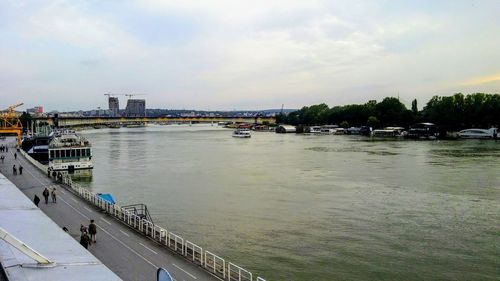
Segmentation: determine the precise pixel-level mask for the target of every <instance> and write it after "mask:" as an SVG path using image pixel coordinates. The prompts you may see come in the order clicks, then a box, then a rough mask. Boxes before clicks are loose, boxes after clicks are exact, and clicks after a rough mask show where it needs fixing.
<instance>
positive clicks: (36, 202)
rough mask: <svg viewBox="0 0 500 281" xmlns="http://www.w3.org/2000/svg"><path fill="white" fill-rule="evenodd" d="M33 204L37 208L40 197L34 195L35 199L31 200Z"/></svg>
mask: <svg viewBox="0 0 500 281" xmlns="http://www.w3.org/2000/svg"><path fill="white" fill-rule="evenodd" d="M33 202H35V206H37V207H38V203H40V197H38V195H36V194H35V198H34V199H33Z"/></svg>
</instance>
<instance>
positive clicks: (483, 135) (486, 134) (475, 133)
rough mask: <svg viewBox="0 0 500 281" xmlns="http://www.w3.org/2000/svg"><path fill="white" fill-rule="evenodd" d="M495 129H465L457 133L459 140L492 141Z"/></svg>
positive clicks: (494, 136) (495, 132)
mask: <svg viewBox="0 0 500 281" xmlns="http://www.w3.org/2000/svg"><path fill="white" fill-rule="evenodd" d="M497 134H498V132H497V128H490V129H489V130H486V129H466V130H462V131H460V132H458V137H459V138H461V139H493V138H496V137H497Z"/></svg>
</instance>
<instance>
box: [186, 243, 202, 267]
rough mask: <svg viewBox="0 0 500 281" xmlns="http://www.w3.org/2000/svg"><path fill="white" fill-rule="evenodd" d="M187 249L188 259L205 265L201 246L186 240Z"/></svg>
mask: <svg viewBox="0 0 500 281" xmlns="http://www.w3.org/2000/svg"><path fill="white" fill-rule="evenodd" d="M185 248H186V249H185V252H184V255H185V256H186V257H187V258H188V259H190V260H192V261H193V262H194V263H198V264H199V265H203V249H202V248H201V247H200V246H198V245H196V244H194V243H192V242H190V241H187V240H186V243H185Z"/></svg>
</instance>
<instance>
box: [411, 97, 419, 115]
mask: <svg viewBox="0 0 500 281" xmlns="http://www.w3.org/2000/svg"><path fill="white" fill-rule="evenodd" d="M411 111H412V112H413V114H414V115H417V114H418V106H417V99H414V100H413V101H412V102H411Z"/></svg>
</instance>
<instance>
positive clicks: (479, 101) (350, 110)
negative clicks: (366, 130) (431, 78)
mask: <svg viewBox="0 0 500 281" xmlns="http://www.w3.org/2000/svg"><path fill="white" fill-rule="evenodd" d="M370 117H373V118H370ZM369 119H370V121H368V120H369ZM276 121H277V122H278V123H286V124H291V125H299V124H300V125H323V124H340V126H341V127H348V126H349V125H350V126H362V125H369V126H372V127H375V128H376V127H386V126H403V127H408V126H410V125H411V124H413V123H416V122H432V123H435V124H437V125H438V126H440V127H441V128H443V129H446V130H458V129H463V128H472V127H481V128H488V127H491V126H499V125H500V95H498V94H484V93H474V94H470V95H467V96H464V95H463V94H461V93H458V94H455V95H453V96H447V97H440V96H434V97H432V98H431V99H430V100H429V101H428V102H427V104H426V106H425V107H424V108H423V109H422V111H418V107H417V100H416V99H415V100H413V101H412V106H411V110H409V109H407V108H406V107H405V105H404V104H402V103H401V102H400V101H399V99H397V98H394V97H387V98H385V99H383V100H382V101H381V102H379V103H377V102H376V101H374V100H372V101H369V102H367V103H365V104H350V105H344V106H334V107H332V108H329V107H328V106H327V105H326V104H324V103H322V104H318V105H312V106H305V107H303V108H301V109H300V110H298V111H295V112H291V113H290V114H288V115H286V116H285V115H278V116H277V117H276ZM344 122H345V123H344ZM368 122H371V123H370V124H369V123H368ZM346 124H347V126H344V125H346Z"/></svg>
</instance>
